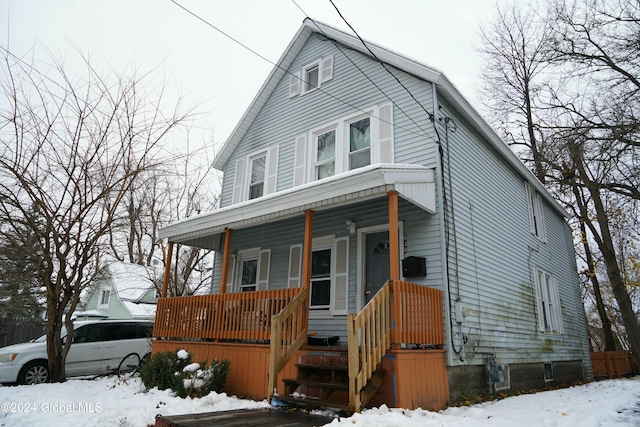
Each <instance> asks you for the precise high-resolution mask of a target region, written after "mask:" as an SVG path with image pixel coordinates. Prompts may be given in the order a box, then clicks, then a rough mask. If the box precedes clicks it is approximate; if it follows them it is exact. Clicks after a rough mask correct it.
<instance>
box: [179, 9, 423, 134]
mask: <svg viewBox="0 0 640 427" xmlns="http://www.w3.org/2000/svg"><path fill="white" fill-rule="evenodd" d="M170 1H171V2H172V3H173V4H175V5H176V6H178V7H179V8H180V9H182V10H184V11H185V12H187V13H188V14H190V15H192V16H193V17H194V18H196V19H198V20H199V21H202V22H203V23H204V24H205V25H207V26H209V27H211V28H213V29H214V30H216V31H217V32H219V33H220V34H222V35H223V36H225V37H227V38H228V39H230V40H232V41H233V42H234V43H236V44H238V45H240V46H242V47H243V48H244V49H247V50H248V51H249V52H251V53H253V54H254V55H256V56H257V57H259V58H260V59H262V60H264V61H266V62H268V63H269V64H271V65H273V66H275V67H276V68H279V69H280V70H282V71H284V72H285V73H286V74H288V75H290V76H294V77H295V78H297V79H298V80H300V81H301V82H303V83H305V81H304V80H303V79H302V78H301V77H300V76H299V75H298V74H297V73H292V72H291V71H289V70H287V69H286V68H284V67H282V66H280V64H277V63H275V62H273V61H272V60H270V59H268V58H266V57H265V56H263V55H261V54H259V53H258V52H256V51H255V50H253V49H251V48H250V47H249V46H247V45H245V44H244V43H242V42H240V41H239V40H237V39H236V38H234V37H232V36H231V35H229V34H228V33H226V32H224V31H222V30H221V29H219V28H218V27H216V26H215V25H213V24H212V23H211V22H209V21H207V20H206V19H204V18H202V17H200V16H199V15H197V14H196V13H195V12H192V11H191V10H189V9H187V8H186V7H184V6H182V5H181V4H180V3H178V2H177V1H176V0H170ZM296 6H297V5H296ZM298 8H299V6H298ZM301 10H302V9H301ZM303 13H304V11H303ZM305 16H306V14H305ZM311 21H312V22H313V20H312V19H311ZM327 38H328V37H327ZM315 90H317V91H319V92H321V93H323V94H325V95H327V96H329V97H331V98H333V99H335V100H337V101H339V102H342V103H343V104H345V105H347V106H349V107H351V108H353V109H354V110H357V111H360V112H362V113H364V114H367V115H370V116H371V113H370V112H367V111H365V110H363V109H362V108H360V107H357V106H355V105H353V104H352V103H350V102H349V101H346V100H344V99H342V98H340V97H338V96H336V95H333V94H331V93H329V92H327V91H326V90H323V89H322V88H321V87H318V88H316V89H315ZM377 119H378V120H380V121H383V122H385V123H388V124H390V125H392V126H394V127H396V128H399V129H403V130H405V131H407V132H409V133H412V134H416V135H419V134H420V133H419V132H416V131H415V130H413V129H410V128H405V127H402V126H399V125H397V124H394V123H390V122H388V121H386V120H383V119H382V118H380V117H377ZM414 123H415V122H414ZM422 131H423V132H424V133H425V134H426V132H425V131H424V130H422Z"/></svg>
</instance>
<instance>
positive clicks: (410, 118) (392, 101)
mask: <svg viewBox="0 0 640 427" xmlns="http://www.w3.org/2000/svg"><path fill="white" fill-rule="evenodd" d="M291 1H292V2H293V4H295V5H296V7H297V8H298V9H300V11H301V12H302V13H303V15H304V16H306V17H307V19H309V20H310V21H311V22H313V25H315V26H316V28H317V29H318V31H320V32H321V33H322V35H323V36H324V37H325V38H326V39H327V40H329V41H330V42H332V43H333V45H334V46H335V47H336V48H338V50H339V51H340V52H341V53H342V55H344V57H345V58H347V59H348V60H349V62H351V64H352V65H353V66H354V67H355V68H356V69H357V70H358V71H360V73H361V74H362V75H363V76H364V77H365V78H366V79H367V80H369V82H370V83H371V84H372V85H373V86H374V87H375V88H376V89H378V90H379V91H380V93H382V94H383V95H384V96H385V98H387V99H388V100H389V101H391V103H392V104H393V105H394V106H395V107H396V108H397V109H398V110H399V111H400V112H402V114H404V115H405V117H407V118H408V119H409V120H410V121H411V122H412V123H413V124H414V125H416V127H417V128H418V129H420V130H421V131H422V132H423V133H424V134H425V135H426V136H429V134H428V133H427V131H426V130H424V129H423V128H422V126H420V125H419V124H418V123H416V121H415V120H413V118H412V117H411V116H410V115H409V114H407V113H406V112H405V111H404V110H403V109H402V107H400V106H399V105H398V104H396V102H395V101H394V100H393V99H391V97H390V96H389V95H387V94H386V93H385V91H384V90H382V88H381V87H380V86H378V85H377V84H376V83H375V82H374V81H373V80H372V79H371V77H369V76H368V75H367V73H365V72H364V71H363V70H362V69H361V68H360V67H359V66H358V65H357V64H356V63H355V62H354V61H353V60H352V59H351V58H350V57H349V55H347V53H346V52H345V51H344V50H343V49H342V47H341V44H340V43H339V42H338V41H337V40H334V39H332V38H331V37H329V36H328V35H327V34H326V33H325V32H324V31H323V30H322V28H320V26H319V25H318V24H317V23H316V21H314V20H313V19H312V18H311V17H310V16H309V15H307V13H306V12H305V11H304V10H303V9H302V7H300V5H299V4H298V3H296V0H291ZM334 7H335V6H334ZM338 13H340V12H338ZM343 20H344V18H343ZM347 25H349V24H348V23H347ZM352 30H353V28H352ZM354 33H355V31H354ZM361 40H362V39H361ZM349 49H350V50H353V49H351V48H349ZM376 59H377V58H376ZM405 89H406V88H405ZM414 99H415V98H414Z"/></svg>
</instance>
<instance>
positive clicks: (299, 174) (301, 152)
mask: <svg viewBox="0 0 640 427" xmlns="http://www.w3.org/2000/svg"><path fill="white" fill-rule="evenodd" d="M306 151H307V136H306V135H302V136H299V137H297V138H296V153H295V159H294V165H293V186H294V187H297V186H298V185H302V184H304V177H305V164H306V158H307V153H306Z"/></svg>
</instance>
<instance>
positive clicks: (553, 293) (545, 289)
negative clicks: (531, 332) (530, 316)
mask: <svg viewBox="0 0 640 427" xmlns="http://www.w3.org/2000/svg"><path fill="white" fill-rule="evenodd" d="M533 274H534V279H535V288H536V300H537V301H536V302H537V306H538V330H539V331H541V332H548V333H558V334H559V333H562V329H563V326H562V309H561V308H560V295H559V292H558V282H557V280H556V279H555V278H554V277H552V276H551V274H549V273H547V272H546V271H544V270H541V269H539V268H534V270H533Z"/></svg>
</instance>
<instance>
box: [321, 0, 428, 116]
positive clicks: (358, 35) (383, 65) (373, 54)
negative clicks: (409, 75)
mask: <svg viewBox="0 0 640 427" xmlns="http://www.w3.org/2000/svg"><path fill="white" fill-rule="evenodd" d="M329 3H331V5H332V6H333V8H334V9H335V10H336V12H338V15H340V18H342V20H343V21H344V23H345V24H347V26H348V27H349V28H350V29H351V31H353V33H354V34H355V35H356V37H358V39H359V40H360V42H361V43H362V45H363V46H364V47H365V48H366V49H367V50H368V51H369V53H370V54H371V56H373V57H374V58H375V59H376V60H377V61H378V62H379V63H380V65H382V67H383V68H384V69H385V71H386V72H387V73H389V74H391V76H393V78H394V79H396V81H397V82H398V84H399V85H400V86H402V87H403V88H404V90H406V91H407V93H408V94H409V95H410V96H411V98H413V100H414V101H415V102H416V103H417V104H418V105H419V106H420V108H422V110H423V111H424V112H425V113H427V115H428V116H429V119H430V120H431V121H434V120H435V116H434V115H433V113H430V112H429V111H427V109H426V108H424V105H422V103H421V102H420V101H418V99H417V98H416V97H415V96H414V95H413V93H411V91H410V90H409V88H407V87H406V86H405V85H404V84H403V83H402V82H401V81H400V79H399V78H398V76H396V75H395V74H393V73H392V72H391V70H389V69H388V68H387V65H386V64H385V63H384V62H383V61H382V60H381V59H380V58H378V56H377V55H376V54H375V53H373V51H372V50H371V49H370V48H369V45H367V43H366V42H365V41H364V40H363V39H362V37H360V34H358V32H357V31H356V30H355V29H354V28H353V27H352V26H351V24H350V23H349V21H347V20H346V19H345V17H344V16H342V13H341V12H340V9H338V7H337V6H336V5H335V4H334V3H333V0H329Z"/></svg>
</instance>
